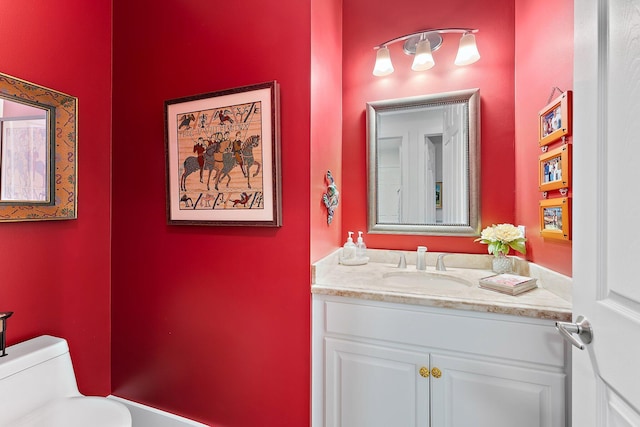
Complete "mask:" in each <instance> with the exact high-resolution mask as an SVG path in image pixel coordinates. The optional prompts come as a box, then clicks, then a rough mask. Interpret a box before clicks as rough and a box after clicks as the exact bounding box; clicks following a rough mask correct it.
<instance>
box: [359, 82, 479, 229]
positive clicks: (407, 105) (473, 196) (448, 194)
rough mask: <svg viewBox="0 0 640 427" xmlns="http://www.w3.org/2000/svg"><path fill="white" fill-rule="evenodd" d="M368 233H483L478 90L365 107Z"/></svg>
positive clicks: (395, 100)
mask: <svg viewBox="0 0 640 427" xmlns="http://www.w3.org/2000/svg"><path fill="white" fill-rule="evenodd" d="M367 172H368V222H369V233H373V234H375V233H386V234H429V235H444V236H451V235H453V236H477V235H479V234H480V90H479V89H468V90H460V91H455V92H447V93H438V94H431V95H424V96H415V97H409V98H399V99H390V100H383V101H375V102H369V103H367Z"/></svg>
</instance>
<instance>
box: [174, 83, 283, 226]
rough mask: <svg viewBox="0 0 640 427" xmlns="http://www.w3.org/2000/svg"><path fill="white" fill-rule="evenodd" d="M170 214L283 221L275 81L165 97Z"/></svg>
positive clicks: (201, 220)
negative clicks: (171, 97)
mask: <svg viewBox="0 0 640 427" xmlns="http://www.w3.org/2000/svg"><path fill="white" fill-rule="evenodd" d="M164 113H165V145H166V158H167V220H168V222H169V224H175V225H180V224H184V225H217V226H243V225H244V226H257V227H280V226H281V225H282V208H281V182H280V103H279V86H278V83H277V82H275V81H271V82H266V83H260V84H255V85H251V86H244V87H239V88H233V89H227V90H221V91H217V92H211V93H206V94H201V95H195V96H189V97H185V98H179V99H172V100H168V101H165V103H164Z"/></svg>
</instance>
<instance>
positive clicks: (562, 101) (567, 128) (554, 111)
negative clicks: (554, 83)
mask: <svg viewBox="0 0 640 427" xmlns="http://www.w3.org/2000/svg"><path fill="white" fill-rule="evenodd" d="M572 104H573V93H572V92H571V91H570V90H568V91H566V92H563V93H562V94H561V95H560V96H559V97H557V98H556V99H554V100H553V101H551V103H549V104H547V106H546V107H544V108H543V109H542V110H540V112H539V113H538V140H539V143H540V146H543V145H548V144H550V143H552V142H554V141H557V140H558V139H560V138H562V137H565V136H569V135H571V126H572V123H571V122H572V117H571V116H572V114H573V105H572Z"/></svg>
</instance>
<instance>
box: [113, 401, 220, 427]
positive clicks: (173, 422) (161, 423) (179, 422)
mask: <svg viewBox="0 0 640 427" xmlns="http://www.w3.org/2000/svg"><path fill="white" fill-rule="evenodd" d="M107 398H108V399H113V400H116V401H118V402H120V403H122V404H123V405H125V406H126V407H127V408H128V409H129V412H131V418H132V420H133V423H132V425H133V427H209V426H208V425H207V424H202V423H198V422H196V421H193V420H190V419H188V418H184V417H180V416H178V415H175V414H172V413H170V412H165V411H161V410H160V409H156V408H152V407H151V406H146V405H142V404H140V403H137V402H132V401H130V400H126V399H123V398H121V397H118V396H113V395H109V396H107Z"/></svg>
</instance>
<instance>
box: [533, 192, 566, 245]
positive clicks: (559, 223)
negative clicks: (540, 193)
mask: <svg viewBox="0 0 640 427" xmlns="http://www.w3.org/2000/svg"><path fill="white" fill-rule="evenodd" d="M570 205H571V199H570V198H569V197H560V198H555V199H545V200H540V235H541V236H542V237H544V238H548V239H558V240H571V234H570V226H571V209H570Z"/></svg>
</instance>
